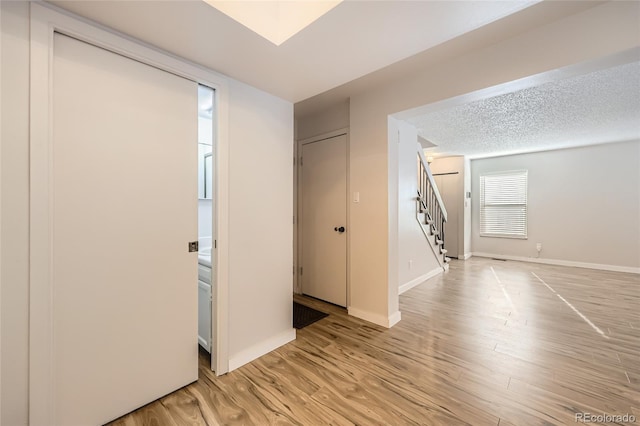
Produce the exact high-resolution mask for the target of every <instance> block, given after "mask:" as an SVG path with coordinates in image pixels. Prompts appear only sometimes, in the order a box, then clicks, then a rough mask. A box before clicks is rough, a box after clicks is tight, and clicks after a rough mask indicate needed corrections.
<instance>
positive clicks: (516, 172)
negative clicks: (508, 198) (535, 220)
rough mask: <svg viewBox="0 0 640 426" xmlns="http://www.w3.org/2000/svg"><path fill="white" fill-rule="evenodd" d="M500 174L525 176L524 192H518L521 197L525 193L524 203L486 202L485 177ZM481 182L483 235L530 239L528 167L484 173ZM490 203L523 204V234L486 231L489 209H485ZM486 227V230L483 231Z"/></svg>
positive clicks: (508, 205)
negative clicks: (486, 218)
mask: <svg viewBox="0 0 640 426" xmlns="http://www.w3.org/2000/svg"><path fill="white" fill-rule="evenodd" d="M499 176H504V177H511V178H513V177H518V178H521V177H522V176H524V194H518V195H519V196H520V197H522V195H524V203H512V204H505V203H499V204H493V203H491V204H487V203H486V202H485V200H486V195H485V194H486V187H485V178H486V177H499ZM479 183H480V189H479V191H480V203H479V204H480V209H479V218H478V219H479V228H480V229H479V231H480V232H479V233H480V236H481V237H489V238H510V239H519V240H526V239H528V227H529V171H528V170H526V169H522V170H508V171H502V172H493V173H482V174H480V176H479ZM487 205H490V206H496V207H500V206H503V207H514V206H516V207H517V206H523V207H524V232H523V233H522V234H520V233H506V232H505V233H500V232H486V227H487V225H486V221H485V217H486V214H487V211H486V210H485V206H487ZM483 229H484V231H483ZM493 231H495V229H493Z"/></svg>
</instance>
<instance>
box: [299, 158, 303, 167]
mask: <svg viewBox="0 0 640 426" xmlns="http://www.w3.org/2000/svg"><path fill="white" fill-rule="evenodd" d="M302 165H303V162H302V157H300V167H302Z"/></svg>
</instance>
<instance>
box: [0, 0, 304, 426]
mask: <svg viewBox="0 0 640 426" xmlns="http://www.w3.org/2000/svg"><path fill="white" fill-rule="evenodd" d="M0 7H1V8H2V13H1V19H2V22H1V31H2V37H1V43H2V47H1V55H2V58H1V59H2V62H1V67H2V68H1V73H0V75H1V79H2V80H1V84H2V98H1V100H0V102H2V108H1V114H2V116H1V132H2V133H1V135H2V139H1V145H0V150H1V156H0V158H1V161H2V164H1V173H2V176H1V184H2V188H1V191H0V196H1V197H2V200H1V206H2V214H1V222H0V226H1V229H0V244H1V245H2V249H1V258H0V262H1V263H0V265H1V272H0V273H1V274H2V280H1V285H2V287H1V288H0V291H1V292H2V298H1V303H2V306H1V312H0V315H2V318H1V327H2V328H1V329H0V339H1V340H2V347H1V350H2V354H1V357H0V358H1V366H0V368H1V375H2V382H1V383H0V397H1V405H2V418H1V419H0V424H2V425H5V424H6V425H11V426H14V425H26V424H27V423H28V374H29V371H28V356H29V325H28V319H29V303H28V302H29V282H28V272H29V269H28V268H29V266H28V260H29V257H28V256H29V251H28V250H29V246H28V241H29V234H28V226H29V222H28V220H29V203H28V201H29V5H28V3H26V2H0ZM229 84H230V88H229V89H230V96H229V98H230V99H229V103H230V105H229V127H228V129H229V145H230V146H229V149H230V164H229V167H230V176H229V186H230V206H229V209H230V211H229V213H230V223H229V227H230V229H229V245H230V247H229V263H230V265H229V287H230V303H229V312H230V318H229V321H230V323H229V334H230V342H229V345H230V348H229V349H230V356H231V357H232V358H233V357H235V359H236V361H238V360H240V361H242V360H244V361H248V360H249V359H250V358H251V356H253V355H255V354H256V353H257V352H256V351H255V347H256V345H257V346H259V348H258V349H264V350H269V349H271V348H272V347H273V346H274V345H276V346H277V345H278V344H282V343H284V342H285V341H286V340H287V339H291V338H292V336H295V332H294V330H293V328H292V322H291V317H292V295H291V285H292V281H291V279H292V278H291V277H292V275H291V257H292V252H291V240H292V228H291V209H292V205H291V200H292V169H291V167H292V165H291V158H292V155H293V154H292V144H293V111H292V105H291V104H290V103H289V102H286V101H283V100H280V99H277V98H275V97H273V96H270V95H267V94H265V93H263V92H261V91H258V90H256V89H254V88H251V87H250V86H246V85H243V84H241V83H237V82H234V81H230V83H229ZM194 111H195V107H194ZM194 184H195V183H194ZM253 318H259V319H260V320H259V321H257V322H256V323H255V324H249V321H250V320H251V319H253ZM260 344H262V346H260ZM33 349H34V350H37V348H33ZM238 354H240V355H244V358H243V357H240V358H238V356H237V355H238Z"/></svg>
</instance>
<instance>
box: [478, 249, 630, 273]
mask: <svg viewBox="0 0 640 426" xmlns="http://www.w3.org/2000/svg"><path fill="white" fill-rule="evenodd" d="M472 255H473V256H478V257H488V258H495V259H504V260H516V261H518V262H529V263H543V264H545V265H558V266H570V267H575V268H586V269H598V270H601V271H613V272H627V273H630V274H640V268H636V267H634V266H619V265H605V264H602V263H588V262H575V261H573V260H560V259H545V258H539V257H524V256H510V255H506V254H493V253H484V252H475V251H474V252H473V253H472Z"/></svg>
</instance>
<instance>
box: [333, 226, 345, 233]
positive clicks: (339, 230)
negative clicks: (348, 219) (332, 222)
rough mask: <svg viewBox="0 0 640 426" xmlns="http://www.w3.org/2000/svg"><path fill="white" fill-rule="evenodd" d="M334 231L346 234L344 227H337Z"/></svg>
mask: <svg viewBox="0 0 640 426" xmlns="http://www.w3.org/2000/svg"><path fill="white" fill-rule="evenodd" d="M333 230H334V231H336V232H339V233H340V234H342V233H343V232H344V226H341V227H339V228H338V227H337V226H336V227H335V228H333Z"/></svg>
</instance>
